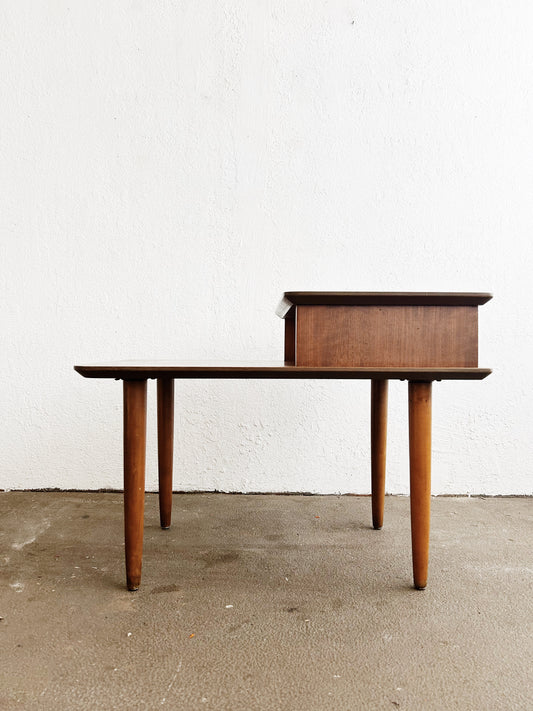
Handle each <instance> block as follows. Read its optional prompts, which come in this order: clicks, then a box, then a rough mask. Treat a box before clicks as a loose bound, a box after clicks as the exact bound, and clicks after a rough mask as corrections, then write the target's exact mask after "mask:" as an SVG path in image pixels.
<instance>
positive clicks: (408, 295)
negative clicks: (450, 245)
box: [276, 291, 492, 318]
mask: <svg viewBox="0 0 533 711" xmlns="http://www.w3.org/2000/svg"><path fill="white" fill-rule="evenodd" d="M490 299H492V294H488V293H485V292H483V293H478V292H442V291H286V292H285V293H284V294H283V297H282V299H281V301H280V303H279V304H278V307H277V309H276V313H277V315H278V316H280V317H281V318H287V317H294V311H295V308H296V306H481V304H486V303H487V301H490Z"/></svg>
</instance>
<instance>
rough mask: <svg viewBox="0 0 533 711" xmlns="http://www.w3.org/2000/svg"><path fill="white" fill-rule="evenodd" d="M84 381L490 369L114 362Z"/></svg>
mask: <svg viewBox="0 0 533 711" xmlns="http://www.w3.org/2000/svg"><path fill="white" fill-rule="evenodd" d="M74 370H76V371H77V372H78V373H80V374H81V375H83V376H84V377H86V378H116V379H119V380H145V379H148V378H180V379H182V378H225V379H231V378H234V379H235V378H251V379H271V380H276V379H277V380H306V379H307V380H312V379H326V380H327V379H329V380H420V381H431V380H482V379H483V378H486V377H487V375H489V374H490V373H491V372H492V371H491V370H490V368H395V367H382V368H376V367H373V368H336V367H328V368H325V367H309V366H305V367H304V366H298V365H285V364H284V363H283V362H276V361H274V362H270V361H269V362H251V363H246V362H233V361H220V362H211V361H208V362H201V361H195V362H189V361H178V362H177V361H166V360H163V361H116V362H109V363H99V364H95V365H75V366H74Z"/></svg>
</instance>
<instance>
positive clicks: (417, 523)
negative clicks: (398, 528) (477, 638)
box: [409, 382, 431, 590]
mask: <svg viewBox="0 0 533 711" xmlns="http://www.w3.org/2000/svg"><path fill="white" fill-rule="evenodd" d="M409 460H410V484H411V541H412V546H413V575H414V585H415V588H417V589H418V590H423V589H424V588H425V587H426V584H427V577H428V556H429V518H430V502H431V383H418V382H410V383H409Z"/></svg>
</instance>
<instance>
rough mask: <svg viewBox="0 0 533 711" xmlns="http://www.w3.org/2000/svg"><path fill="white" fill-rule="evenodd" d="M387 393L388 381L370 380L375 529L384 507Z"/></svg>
mask: <svg viewBox="0 0 533 711" xmlns="http://www.w3.org/2000/svg"><path fill="white" fill-rule="evenodd" d="M388 392H389V381H388V380H372V385H371V396H370V400H371V404H370V440H371V459H372V524H373V526H374V528H376V529H380V528H381V527H382V526H383V509H384V506H385V462H386V455H387V400H388Z"/></svg>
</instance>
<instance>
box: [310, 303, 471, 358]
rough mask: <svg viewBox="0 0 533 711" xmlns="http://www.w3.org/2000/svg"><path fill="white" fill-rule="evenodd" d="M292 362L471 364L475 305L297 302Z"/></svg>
mask: <svg viewBox="0 0 533 711" xmlns="http://www.w3.org/2000/svg"><path fill="white" fill-rule="evenodd" d="M296 365H297V366H324V367H328V366H344V367H381V366H382V367H392V366H397V367H404V368H405V367H412V368H417V367H435V368H451V367H463V368H464V367H476V366H477V307H475V306H298V310H297V333H296Z"/></svg>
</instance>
